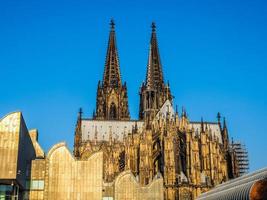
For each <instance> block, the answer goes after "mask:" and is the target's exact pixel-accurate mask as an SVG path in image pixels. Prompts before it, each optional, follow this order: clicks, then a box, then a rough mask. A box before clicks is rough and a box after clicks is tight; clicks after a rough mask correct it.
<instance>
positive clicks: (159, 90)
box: [94, 20, 171, 120]
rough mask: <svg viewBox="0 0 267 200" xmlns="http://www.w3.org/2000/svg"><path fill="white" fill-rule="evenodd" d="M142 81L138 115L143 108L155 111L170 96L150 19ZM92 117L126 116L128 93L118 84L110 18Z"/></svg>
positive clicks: (116, 54) (120, 118)
mask: <svg viewBox="0 0 267 200" xmlns="http://www.w3.org/2000/svg"><path fill="white" fill-rule="evenodd" d="M151 28H152V34H151V40H150V48H149V56H148V64H147V73H146V81H145V84H143V86H142V88H141V92H140V114H139V115H140V116H139V117H140V119H143V118H144V116H145V114H146V113H147V112H149V113H150V112H151V111H153V113H154V114H155V112H157V111H158V110H159V108H160V107H161V106H162V105H163V103H164V102H165V101H166V100H167V99H170V100H171V94H170V89H169V87H168V86H167V85H165V84H164V79H163V72H162V66H161V61H160V55H159V48H158V43H157V36H156V26H155V23H152V26H151ZM94 118H95V119H106V120H128V119H130V114H129V108H128V95H127V87H126V83H124V84H122V81H121V76H120V66H119V56H118V50H117V44H116V36H115V23H114V21H113V20H111V22H110V33H109V41H108V47H107V54H106V61H105V69H104V74H103V80H102V82H99V84H98V88H97V103H96V112H95V113H94Z"/></svg>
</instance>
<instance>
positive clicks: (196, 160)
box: [74, 21, 238, 200]
mask: <svg viewBox="0 0 267 200" xmlns="http://www.w3.org/2000/svg"><path fill="white" fill-rule="evenodd" d="M114 29H115V28H114V22H113V21H112V22H111V31H110V36H109V44H108V50H107V58H106V64H105V69H104V76H103V80H102V82H99V84H98V85H99V86H98V92H97V112H96V114H94V115H93V119H88V118H84V117H83V115H82V111H80V112H79V115H78V120H77V125H76V130H75V139H74V155H75V157H76V158H77V159H80V160H84V159H87V158H88V156H90V155H91V154H93V153H95V152H98V151H103V163H104V169H103V181H104V182H105V184H106V185H110V184H113V182H114V181H115V180H116V177H119V176H120V174H121V173H123V172H124V171H126V170H128V171H129V170H130V171H131V173H132V174H133V176H134V177H136V178H137V179H136V180H137V182H138V183H139V184H141V186H142V187H147V186H149V185H150V184H151V183H152V182H153V178H154V177H155V176H156V175H157V174H162V177H163V185H164V199H170V200H172V199H195V198H196V197H197V196H198V195H200V194H201V193H202V192H205V191H207V190H209V189H210V188H212V187H214V186H216V185H218V184H220V183H222V182H225V181H227V180H228V179H230V178H234V177H236V176H238V170H237V169H236V167H235V166H236V163H235V162H236V161H235V155H234V152H232V151H231V150H230V149H229V139H228V129H227V126H226V123H225V120H224V123H223V124H222V123H221V116H220V114H219V113H218V115H217V120H216V121H215V122H206V121H204V120H203V119H201V120H200V121H198V122H193V121H190V119H189V118H188V115H187V113H186V111H185V109H184V108H183V109H182V113H181V114H178V111H177V110H176V111H175V110H174V108H173V102H172V99H173V97H172V94H171V90H170V85H169V83H167V84H166V83H165V81H164V77H163V70H162V66H161V60H160V54H159V48H158V42H157V36H156V26H155V24H154V23H152V34H151V40H150V48H149V56H148V64H147V73H146V80H145V81H144V82H143V84H142V85H141V88H140V92H139V95H140V107H139V119H138V120H130V116H129V115H128V114H129V113H128V112H127V113H128V114H127V115H124V114H118V115H116V117H110V116H111V115H110V114H109V113H110V112H111V110H110V106H107V107H106V108H105V109H104V110H105V111H103V109H102V107H101V109H100V110H99V105H100V102H102V104H103V105H110V102H109V98H106V97H105V98H103V94H110V95H111V94H112V95H113V97H112V99H114V101H113V100H112V101H113V102H114V103H115V108H116V109H115V111H114V112H113V111H112V113H116V114H117V113H120V110H121V111H123V112H122V113H125V112H124V111H125V110H128V103H126V102H127V101H128V100H127V95H123V96H124V97H125V99H124V100H125V103H124V104H123V105H124V106H125V107H123V108H122V107H120V106H119V104H117V103H116V102H117V101H115V99H120V98H121V96H120V95H121V94H123V93H121V92H119V93H117V92H116V90H120V88H121V77H120V73H119V72H120V69H119V65H118V53H117V49H116V43H115V39H114V38H115V30H114ZM110 58H113V60H110ZM107 72H109V73H107ZM111 77H113V79H112V78H111ZM110 80H113V81H110ZM104 86H105V87H104ZM99 88H100V89H99ZM100 90H101V92H100V93H99V91H100ZM111 91H113V92H111ZM125 91H126V90H125ZM126 105H127V109H126ZM121 108H122V109H121ZM100 116H101V117H100ZM120 116H123V117H120ZM125 116H127V117H125ZM132 179H133V177H132V176H129V181H130V180H132ZM126 182H127V181H126ZM126 182H125V183H124V184H123V185H127V184H130V185H129V188H132V189H131V191H137V190H138V189H136V187H135V186H133V185H134V183H132V182H129V183H126ZM141 186H140V187H141ZM107 190H108V187H107ZM138 191H139V190H138ZM107 193H110V192H107ZM111 193H112V192H111ZM122 193H123V192H121V191H120V192H119V193H118V194H117V193H116V194H115V195H114V197H115V199H116V198H119V196H120V194H122ZM127 193H128V194H129V195H130V194H131V192H130V191H128V192H127ZM135 193H138V192H135ZM138 194H139V193H138ZM116 195H117V196H116ZM136 195H137V194H136ZM107 196H108V194H107ZM132 198H134V197H132ZM136 198H137V199H138V198H139V197H137V196H136ZM130 199H131V198H130Z"/></svg>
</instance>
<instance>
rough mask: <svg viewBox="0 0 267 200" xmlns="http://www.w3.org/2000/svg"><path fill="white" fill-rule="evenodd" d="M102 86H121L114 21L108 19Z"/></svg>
mask: <svg viewBox="0 0 267 200" xmlns="http://www.w3.org/2000/svg"><path fill="white" fill-rule="evenodd" d="M103 84H104V87H113V88H118V87H120V86H121V77H120V66H119V56H118V51H117V45H116V37H115V23H114V20H113V19H111V21H110V33H109V41H108V48H107V54H106V62H105V71H104V76H103Z"/></svg>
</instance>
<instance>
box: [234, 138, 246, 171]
mask: <svg viewBox="0 0 267 200" xmlns="http://www.w3.org/2000/svg"><path fill="white" fill-rule="evenodd" d="M231 148H232V149H233V150H234V152H235V155H236V161H237V165H238V171H239V176H242V175H244V174H247V173H248V171H249V159H248V151H247V149H246V146H245V145H244V144H242V143H241V142H240V141H237V142H232V144H231Z"/></svg>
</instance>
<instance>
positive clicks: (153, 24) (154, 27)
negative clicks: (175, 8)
mask: <svg viewBox="0 0 267 200" xmlns="http://www.w3.org/2000/svg"><path fill="white" fill-rule="evenodd" d="M151 28H152V32H155V31H156V24H155V22H152V24H151Z"/></svg>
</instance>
